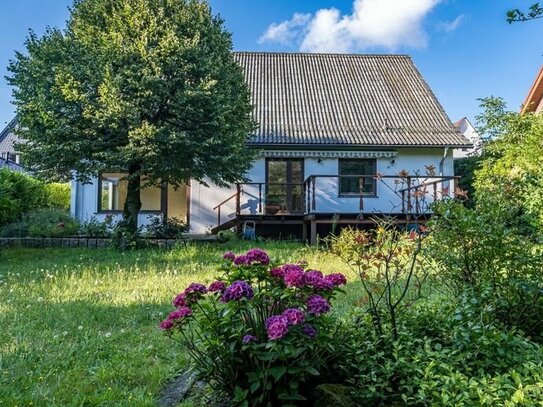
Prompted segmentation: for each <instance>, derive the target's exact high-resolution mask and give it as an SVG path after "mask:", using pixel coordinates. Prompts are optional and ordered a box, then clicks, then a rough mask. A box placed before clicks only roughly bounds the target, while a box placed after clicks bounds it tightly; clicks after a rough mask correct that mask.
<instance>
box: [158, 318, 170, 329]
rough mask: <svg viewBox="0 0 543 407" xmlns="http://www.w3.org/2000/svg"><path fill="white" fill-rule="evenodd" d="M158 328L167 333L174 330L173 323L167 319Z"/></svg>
mask: <svg viewBox="0 0 543 407" xmlns="http://www.w3.org/2000/svg"><path fill="white" fill-rule="evenodd" d="M158 327H159V328H160V329H162V330H163V331H167V330H169V329H172V328H173V321H172V320H171V319H168V318H166V319H165V320H164V321H162V322H161V323H160V325H159V326H158Z"/></svg>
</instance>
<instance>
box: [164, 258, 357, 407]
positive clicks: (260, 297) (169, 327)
mask: <svg viewBox="0 0 543 407" xmlns="http://www.w3.org/2000/svg"><path fill="white" fill-rule="evenodd" d="M346 283H347V281H346V278H345V276H343V275H342V274H339V273H338V274H330V275H326V276H325V275H323V274H322V273H321V272H320V271H317V270H306V265H304V264H302V263H300V264H282V265H278V264H274V263H273V262H272V261H271V260H270V257H269V256H268V254H267V253H266V252H265V251H264V250H261V249H252V250H249V251H248V252H247V253H245V254H241V255H235V254H234V253H231V252H228V253H225V254H224V256H223V263H222V266H221V275H220V277H219V278H218V279H217V281H215V282H213V283H211V284H210V285H208V286H205V285H203V284H199V283H192V284H190V285H189V286H188V287H187V288H186V289H185V290H184V291H183V292H181V293H179V294H178V295H177V296H176V297H175V298H174V299H173V306H174V307H175V310H174V311H172V312H171V313H170V314H169V315H168V317H167V318H166V319H165V320H164V321H162V322H161V324H160V328H161V329H162V330H164V331H165V332H167V333H168V334H169V335H171V336H172V338H174V339H176V340H177V341H179V342H180V343H181V344H182V345H183V347H184V349H186V351H187V352H188V354H189V355H190V357H191V359H192V361H193V365H194V368H195V369H196V370H197V371H198V373H199V374H200V375H201V376H202V378H204V379H205V380H206V381H207V382H208V383H209V384H210V386H212V387H213V388H214V389H216V390H217V391H220V392H222V393H224V394H225V395H227V396H228V397H230V398H231V399H232V400H233V401H234V402H235V403H237V404H240V405H267V404H269V403H271V405H287V404H292V403H295V402H296V400H305V399H306V398H307V396H308V394H310V393H311V389H312V386H314V385H315V384H316V383H317V382H318V377H319V376H320V374H321V373H323V372H324V371H325V370H326V365H327V363H329V361H330V359H331V358H333V354H334V352H335V349H334V345H333V343H334V340H333V339H334V335H335V334H336V333H337V329H338V325H337V324H336V323H335V322H334V319H333V318H331V316H330V311H331V301H332V299H333V298H334V296H335V295H336V294H337V293H338V292H339V291H341V286H343V285H345V284H346Z"/></svg>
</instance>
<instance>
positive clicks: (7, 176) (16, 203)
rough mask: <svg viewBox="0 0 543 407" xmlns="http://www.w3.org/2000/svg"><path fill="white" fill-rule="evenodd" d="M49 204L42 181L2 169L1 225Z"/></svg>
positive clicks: (0, 173) (0, 182) (0, 174)
mask: <svg viewBox="0 0 543 407" xmlns="http://www.w3.org/2000/svg"><path fill="white" fill-rule="evenodd" d="M47 205H48V200H47V192H46V191H45V187H44V185H43V184H42V183H41V182H39V181H37V180H36V179H34V178H32V177H30V176H28V175H26V174H23V173H20V172H15V171H10V170H8V169H5V168H4V169H0V227H2V226H5V225H7V224H10V223H13V222H17V221H20V220H21V219H22V217H23V214H25V213H27V212H29V211H31V210H34V209H37V208H44V207H46V206H47Z"/></svg>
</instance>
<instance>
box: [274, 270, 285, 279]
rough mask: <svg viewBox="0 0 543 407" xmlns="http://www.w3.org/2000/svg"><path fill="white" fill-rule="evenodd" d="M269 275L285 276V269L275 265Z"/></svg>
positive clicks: (275, 276)
mask: <svg viewBox="0 0 543 407" xmlns="http://www.w3.org/2000/svg"><path fill="white" fill-rule="evenodd" d="M270 275H271V276H272V277H274V278H283V277H285V269H284V268H283V267H276V268H274V269H272V270H271V271H270Z"/></svg>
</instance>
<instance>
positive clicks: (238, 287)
mask: <svg viewBox="0 0 543 407" xmlns="http://www.w3.org/2000/svg"><path fill="white" fill-rule="evenodd" d="M253 295H254V292H253V288H252V287H251V286H250V285H249V284H248V283H247V282H246V281H234V282H233V283H232V285H231V286H230V287H228V288H227V289H226V290H225V291H224V293H223V295H222V296H221V301H222V302H228V301H239V300H241V299H242V298H247V299H248V300H250V299H251V298H253Z"/></svg>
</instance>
